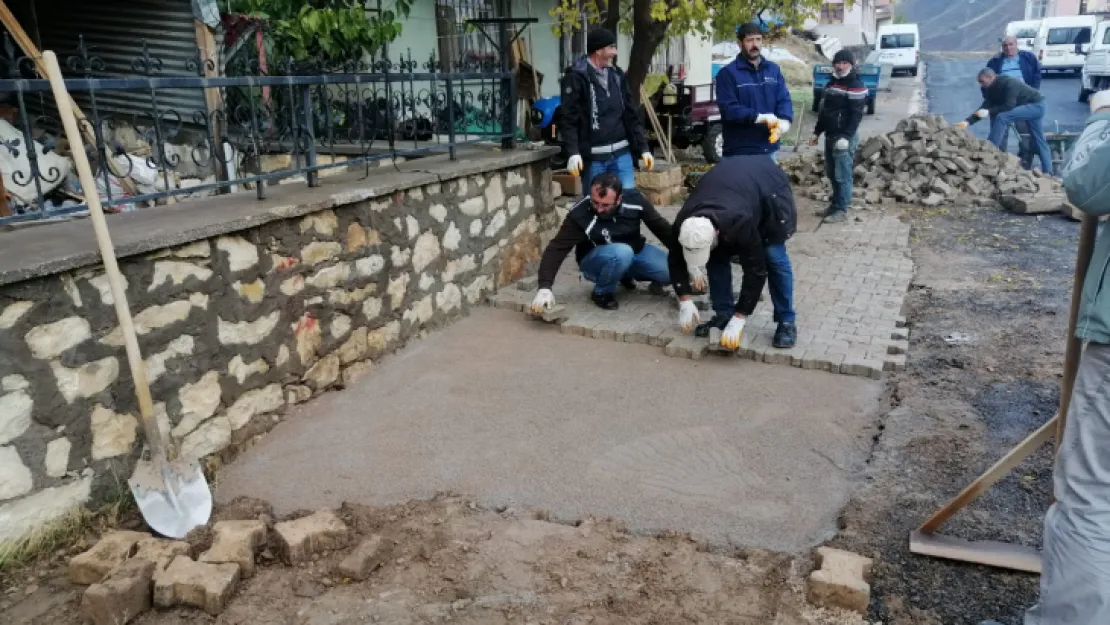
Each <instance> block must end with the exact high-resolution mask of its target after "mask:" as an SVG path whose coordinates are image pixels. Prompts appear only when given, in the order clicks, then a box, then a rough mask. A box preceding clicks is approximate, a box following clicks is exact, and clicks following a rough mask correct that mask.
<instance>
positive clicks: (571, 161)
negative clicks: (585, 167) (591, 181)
mask: <svg viewBox="0 0 1110 625" xmlns="http://www.w3.org/2000/svg"><path fill="white" fill-rule="evenodd" d="M567 171H569V172H570V175H572V176H581V175H582V157H581V156H579V155H577V154H575V155H574V156H572V157H570V158H568V159H567Z"/></svg>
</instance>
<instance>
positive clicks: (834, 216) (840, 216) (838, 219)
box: [825, 211, 848, 224]
mask: <svg viewBox="0 0 1110 625" xmlns="http://www.w3.org/2000/svg"><path fill="white" fill-rule="evenodd" d="M846 221H848V211H833V212H831V213H829V214H828V215H826V216H825V223H827V224H842V223H844V222H846Z"/></svg>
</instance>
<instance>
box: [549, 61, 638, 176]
mask: <svg viewBox="0 0 1110 625" xmlns="http://www.w3.org/2000/svg"><path fill="white" fill-rule="evenodd" d="M606 75H607V78H608V85H607V87H608V88H606V85H603V84H602V82H601V80H602V78H601V73H600V72H598V71H597V69H596V68H594V67H593V66H591V65H590V61H589V59H588V58H586V57H585V56H583V57H581V58H579V59H578V61H576V62H575V63H574V65H572V66H571V67H569V68H568V69H567V70H566V73H565V74H564V75H563V93H562V101H561V102H560V104H559V106H560V108H561V109H562V127H563V129H564V132H563V137H562V138H563V143H564V146H565V148H566V153H567V155H568V156H573V155H575V154H578V155H579V156H581V157H582V159H583V160H585V161H589V160H591V158H590V156H591V155H590V148H591V147H593V146H597V145H611V144H613V143H617V142H618V141H621V140H627V141H628V144H629V147H628V150H627V151H628V152H631V153H632V154H635V155H639V154H643V153H644V152H647V151H648V145H647V137H646V136H645V134H644V124H643V122H641V121H640V116H639V114H638V112H637V111H638V109H637V107H636V104H635V103H634V102H633V100H632V94H631V93H630V92H629V89H628V79H626V78H625V76H624V72H622V71H621V70H620V68H619V67H615V66H614V67H610V68H608V70H606ZM624 152H625V151H620V152H618V153H615V154H623V153H624Z"/></svg>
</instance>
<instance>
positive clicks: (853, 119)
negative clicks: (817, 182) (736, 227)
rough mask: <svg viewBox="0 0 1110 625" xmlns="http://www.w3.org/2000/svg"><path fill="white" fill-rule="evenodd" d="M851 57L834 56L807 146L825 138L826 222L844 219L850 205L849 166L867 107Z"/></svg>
mask: <svg viewBox="0 0 1110 625" xmlns="http://www.w3.org/2000/svg"><path fill="white" fill-rule="evenodd" d="M855 63H856V60H855V59H854V58H853V57H852V53H851V52H849V51H847V50H841V51H839V52H837V53H836V54H835V55H834V56H833V75H832V78H831V79H830V80H829V84H828V86H826V87H825V95H824V96H823V97H822V98H821V112H820V114H819V115H818V116H817V125H816V126H815V127H814V129H813V138H812V139H810V140H809V144H810V145H817V139H818V138H819V137H820V136H821V135H822V134H824V135H825V176H827V177H828V179H829V183H830V184H831V185H832V204H831V205H830V206H829V208H828V210H826V211H825V221H827V222H840V221H844V220H846V219H847V215H848V204H849V203H851V201H852V165H853V162H854V161H855V157H856V145H857V143H858V142H859V136H858V135H857V134H856V131H857V130H859V123H860V121H862V120H863V110H864V108H865V107H866V106H867V87H866V86H864V84H863V81H862V80H860V77H859V75H858V74H856V70H855V68H854V65H855Z"/></svg>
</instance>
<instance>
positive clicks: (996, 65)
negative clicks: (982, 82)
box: [987, 50, 1041, 89]
mask: <svg viewBox="0 0 1110 625" xmlns="http://www.w3.org/2000/svg"><path fill="white" fill-rule="evenodd" d="M1018 64H1019V65H1021V77H1022V79H1023V80H1025V84H1027V85H1029V86H1030V87H1032V88H1034V89H1040V88H1041V62H1040V61H1038V60H1037V55H1035V54H1033V53H1032V52H1030V51H1028V50H1018ZM987 67H989V68H991V69H993V70H994V73H995V74H998V75H999V76H1001V75H1002V55H1001V54H996V55H994V56H993V57H991V60H989V61H987Z"/></svg>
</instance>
